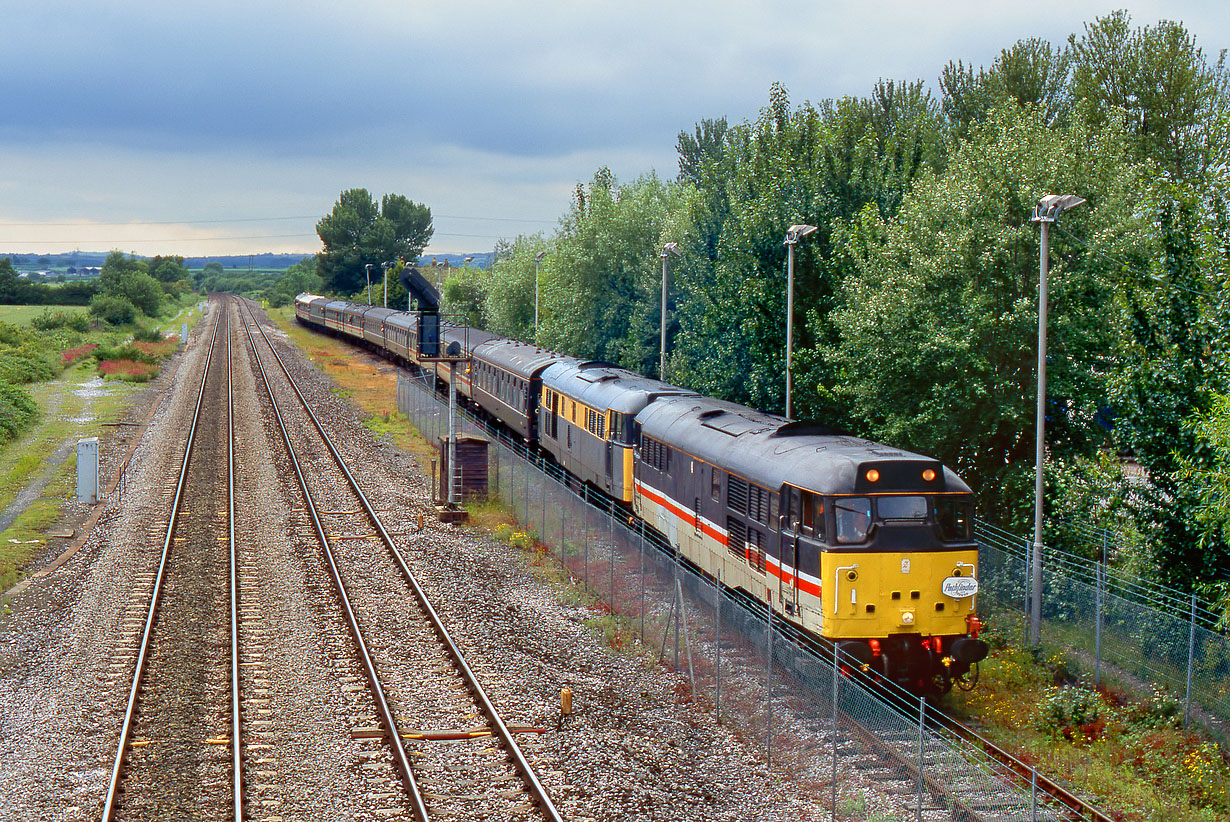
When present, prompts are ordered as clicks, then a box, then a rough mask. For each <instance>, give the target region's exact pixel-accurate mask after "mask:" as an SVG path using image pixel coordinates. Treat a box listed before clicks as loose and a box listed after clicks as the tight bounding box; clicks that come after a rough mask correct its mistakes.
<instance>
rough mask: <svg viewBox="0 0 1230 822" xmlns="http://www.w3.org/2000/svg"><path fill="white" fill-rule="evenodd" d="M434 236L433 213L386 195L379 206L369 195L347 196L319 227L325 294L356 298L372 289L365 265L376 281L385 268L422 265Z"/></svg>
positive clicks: (353, 192)
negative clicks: (400, 264)
mask: <svg viewBox="0 0 1230 822" xmlns="http://www.w3.org/2000/svg"><path fill="white" fill-rule="evenodd" d="M432 231H433V229H432V225H431V209H430V208H428V207H427V206H425V205H423V204H421V203H414V202H411V201H410V200H409V199H407V198H406V197H405V196H403V195H401V194H386V195H384V197H383V198H382V200H381V202H380V205H379V206H377V205H376V201H375V200H374V199H373V198H372V195H371V194H370V193H368V191H367V189H364V188H352V189H349V190H347V191H343V192H342V193H341V196H339V198H338V201H337V203H335V204H334V206H333V210H332V211H331V212H330V213H329V214H327V215H325V216H324V217H322V218H321V220H320V222H318V223H317V224H316V233H317V235H319V237H320V241H321V243H322V244H323V246H324V250H323V251H321V253H320V256H319V262H318V265H317V273H318V274H319V275H320V277H321V279H322V280H323V281H324V284H325V287H326V288H328V289H331V290H333V291H335V292H341V293H354V292H356V291H358V290H359V289H360V288H364V287H365V286H366V284H367V273H366V270H365V268H364V266H365V265H371V266H372V274H373V279H377V278H378V277H379V274H380V264H381V263H384V262H391V261H393V260H398V259H408V260H417V259H418V257H419V255H420V254H421V253H422V251H423V248H424V247H425V246H426V245H427V242H428V241H429V240H430V239H431V235H432Z"/></svg>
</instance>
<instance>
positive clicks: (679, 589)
mask: <svg viewBox="0 0 1230 822" xmlns="http://www.w3.org/2000/svg"><path fill="white" fill-rule="evenodd" d="M611 556H614V554H612V555H611ZM613 571H614V569H612V575H611V578H612V579H614V578H615V576H614V573H613ZM675 593H676V594H677V595H678V596H679V621H680V622H682V623H683V647H684V650H686V651H687V652H688V684H689V685H691V686H692V699H693V700H695V699H696V669H695V668H693V667H692V641H691V640H690V639H689V638H688V614H687V611H685V610H683V585H682V583H680V582H679V580H675Z"/></svg>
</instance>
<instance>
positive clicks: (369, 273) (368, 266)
mask: <svg viewBox="0 0 1230 822" xmlns="http://www.w3.org/2000/svg"><path fill="white" fill-rule="evenodd" d="M363 268H364V269H365V270H366V271H367V304H368V305H371V304H372V264H371V263H367V264H365V265H364V266H363Z"/></svg>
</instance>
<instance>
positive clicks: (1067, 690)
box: [1035, 686, 1113, 741]
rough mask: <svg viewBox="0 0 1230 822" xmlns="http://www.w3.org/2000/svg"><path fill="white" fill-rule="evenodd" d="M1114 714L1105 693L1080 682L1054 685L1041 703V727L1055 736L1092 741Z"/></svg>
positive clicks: (1040, 728)
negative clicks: (1093, 689)
mask: <svg viewBox="0 0 1230 822" xmlns="http://www.w3.org/2000/svg"><path fill="white" fill-rule="evenodd" d="M1112 717H1113V711H1112V710H1111V709H1110V706H1108V705H1107V704H1106V703H1105V702H1103V701H1102V696H1101V694H1099V693H1097V692H1096V691H1090V690H1088V689H1086V688H1081V687H1079V686H1068V687H1052V688H1050V689H1048V691H1047V693H1046V695H1045V696H1044V697H1043V698H1042V700H1041V701H1040V702H1039V703H1038V716H1037V719H1036V720H1035V721H1036V723H1037V726H1038V729H1039V730H1041V731H1043V732H1044V733H1047V734H1049V735H1050V736H1052V737H1054V738H1063V739H1070V740H1074V741H1091V740H1092V739H1096V738H1097V737H1098V736H1100V734H1101V729H1102V727H1103V726H1105V725H1106V723H1107V721H1108V720H1109V719H1111V718H1112Z"/></svg>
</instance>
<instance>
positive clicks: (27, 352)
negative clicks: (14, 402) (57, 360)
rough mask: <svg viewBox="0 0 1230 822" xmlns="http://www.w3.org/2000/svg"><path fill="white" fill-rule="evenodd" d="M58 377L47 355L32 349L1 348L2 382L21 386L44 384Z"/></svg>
mask: <svg viewBox="0 0 1230 822" xmlns="http://www.w3.org/2000/svg"><path fill="white" fill-rule="evenodd" d="M55 375H56V369H55V368H54V367H53V366H52V365H51V363H49V362H48V361H47V355H46V354H45V353H42V352H39V351H38V350H36V349H33V348H32V347H25V346H23V347H21V348H0V381H3V382H7V383H12V384H14V385H20V384H23V383H31V382H42V381H44V380H49V379H51V378H52V377H54V376H55Z"/></svg>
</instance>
